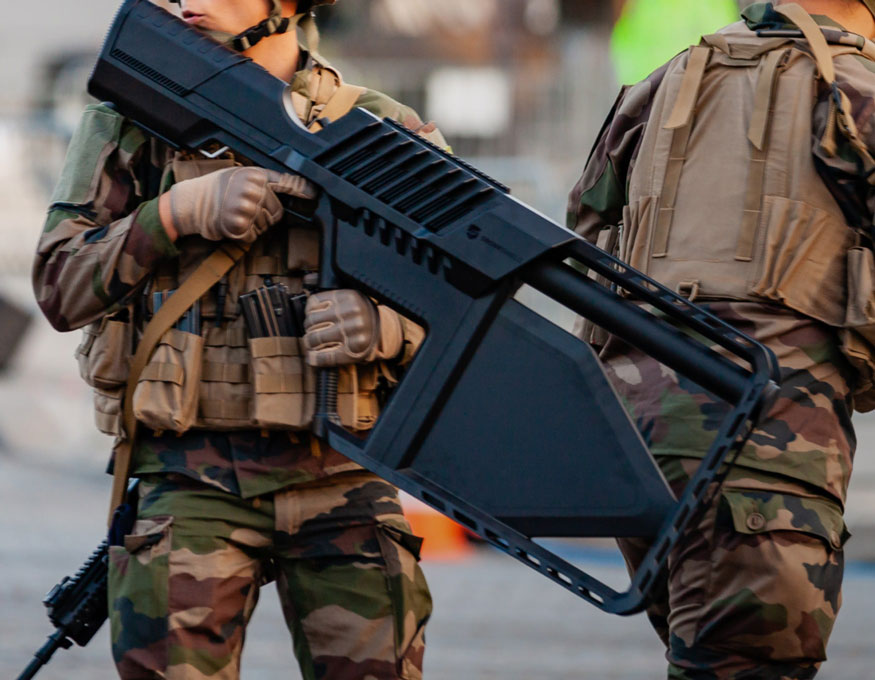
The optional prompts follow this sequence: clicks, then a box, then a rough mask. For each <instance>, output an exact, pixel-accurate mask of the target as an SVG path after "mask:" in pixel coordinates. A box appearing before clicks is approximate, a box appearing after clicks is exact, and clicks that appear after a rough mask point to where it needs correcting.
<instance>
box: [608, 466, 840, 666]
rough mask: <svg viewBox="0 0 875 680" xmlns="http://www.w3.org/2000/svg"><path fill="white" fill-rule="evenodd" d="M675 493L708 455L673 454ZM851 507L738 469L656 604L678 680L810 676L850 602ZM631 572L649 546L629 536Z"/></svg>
mask: <svg viewBox="0 0 875 680" xmlns="http://www.w3.org/2000/svg"><path fill="white" fill-rule="evenodd" d="M661 462H662V463H663V469H664V471H665V472H666V473H667V475H668V476H669V478H670V479H671V485H672V488H673V490H674V491H675V493H680V492H681V491H682V490H683V487H684V486H685V485H686V483H687V482H688V481H689V479H690V477H691V476H692V474H693V472H694V471H695V469H696V468H697V467H698V464H699V461H698V460H696V459H689V458H672V459H663V460H662V461H661ZM847 537H848V534H847V532H846V531H845V529H844V523H843V521H842V517H841V510H840V509H839V507H838V505H837V504H836V503H834V502H833V501H830V500H826V499H824V498H823V497H820V496H818V495H817V494H812V493H811V490H810V488H807V487H804V486H802V485H799V484H793V483H790V482H788V481H787V480H786V479H782V478H780V477H774V476H770V475H767V474H764V473H757V472H753V473H751V472H749V471H743V470H735V471H733V472H732V473H731V474H730V477H729V480H728V481H727V483H726V484H725V485H724V487H723V490H722V491H721V492H720V493H719V494H717V496H716V498H715V500H714V502H713V503H712V504H711V506H710V507H709V508H708V509H707V512H706V513H705V514H703V516H702V517H700V518H699V519H698V521H697V522H695V525H694V527H693V528H692V529H691V530H690V531H688V532H687V534H686V535H685V536H684V538H683V539H682V541H681V543H680V544H679V545H678V546H677V548H676V549H675V551H674V552H673V553H672V555H671V556H670V558H669V569H668V573H667V574H666V575H664V576H663V578H662V580H661V582H660V583H658V584H657V586H656V588H655V593H656V595H655V597H654V601H653V602H652V604H651V605H650V607H649V608H648V610H647V615H648V617H649V618H650V621H651V623H652V624H653V626H654V628H655V629H656V631H657V633H658V634H659V636H660V638H661V639H662V641H663V643H664V644H665V646H666V649H667V653H666V657H667V659H668V661H669V664H670V665H669V672H668V677H669V679H670V680H742V679H750V680H754V679H756V680H779V679H780V680H807V679H809V678H813V677H815V675H816V673H817V671H818V669H819V667H820V664H821V663H822V662H823V661H824V660H825V659H826V645H827V642H828V640H829V636H830V633H831V631H832V627H833V624H834V623H835V618H836V615H837V614H838V610H839V607H840V606H841V584H842V574H843V570H844V553H843V552H842V546H843V544H844V542H845V540H846V539H847ZM619 543H620V548H621V549H622V551H623V554H624V556H625V557H626V561H627V564H628V565H629V568H630V570H631V571H634V569H635V567H636V566H637V565H638V564H640V562H641V560H642V559H643V556H644V554H645V553H646V551H647V549H648V548H649V546H648V544H647V542H646V541H644V540H642V539H626V540H621V541H620V542H619Z"/></svg>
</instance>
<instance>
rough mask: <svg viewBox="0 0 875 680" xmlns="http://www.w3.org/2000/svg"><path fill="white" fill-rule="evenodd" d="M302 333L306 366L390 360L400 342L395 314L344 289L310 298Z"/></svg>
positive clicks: (317, 294) (401, 336) (320, 366)
mask: <svg viewBox="0 0 875 680" xmlns="http://www.w3.org/2000/svg"><path fill="white" fill-rule="evenodd" d="M304 331H305V332H304V338H303V341H304V349H305V350H306V352H307V363H308V364H310V365H311V366H316V367H318V368H332V367H336V366H348V365H350V364H361V363H367V362H369V361H375V360H378V359H393V358H395V357H396V356H397V355H398V354H399V353H400V351H401V347H402V342H403V339H404V338H403V334H402V331H401V322H400V319H399V317H398V314H397V313H396V312H394V311H393V310H391V309H389V308H388V307H383V306H379V307H378V306H377V305H375V304H374V303H373V302H371V300H370V299H369V298H368V297H366V296H365V295H363V294H362V293H360V292H358V291H357V290H346V289H341V290H329V291H324V292H322V293H314V294H313V295H311V296H310V298H309V299H308V300H307V309H306V318H305V319H304Z"/></svg>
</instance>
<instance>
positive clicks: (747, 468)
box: [568, 3, 875, 680]
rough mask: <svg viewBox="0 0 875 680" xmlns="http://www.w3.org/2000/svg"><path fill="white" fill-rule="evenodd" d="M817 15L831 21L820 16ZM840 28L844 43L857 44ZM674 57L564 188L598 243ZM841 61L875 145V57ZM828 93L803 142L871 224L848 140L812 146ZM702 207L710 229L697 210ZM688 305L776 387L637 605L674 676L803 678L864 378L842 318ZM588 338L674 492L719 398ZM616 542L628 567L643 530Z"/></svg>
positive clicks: (621, 103)
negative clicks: (770, 368) (734, 334)
mask: <svg viewBox="0 0 875 680" xmlns="http://www.w3.org/2000/svg"><path fill="white" fill-rule="evenodd" d="M743 18H744V20H745V22H746V26H747V28H749V29H752V30H757V29H761V28H784V29H792V28H795V27H794V26H792V25H789V24H788V23H787V22H786V21H785V20H784V18H783V17H781V16H780V15H778V14H776V13H775V12H774V10H773V7H772V5H771V4H770V3H760V4H755V5H752V6H751V7H748V8H747V9H746V10H745V11H744V13H743ZM815 20H816V21H817V23H818V24H820V25H822V26H830V27H836V28H838V29H840V27H838V26H837V25H836V24H835V23H834V22H832V21H831V20H830V19H828V18H827V17H815ZM742 26H743V25H742V24H736V25H733V27H730V28H733V30H736V31H740V30H741V27H742ZM727 30H729V29H727ZM844 36H845V38H847V40H848V42H849V43H850V42H857V43H858V44H860V45H862V44H863V43H866V41H863V40H862V39H861V38H859V36H853V35H851V34H844ZM866 45H867V47H866V49H869V47H868V46H869V45H871V43H866ZM870 53H871V52H870ZM681 58H686V57H685V55H682V56H681V57H678V58H677V59H681ZM677 59H676V60H675V62H676V61H677ZM675 62H671V63H669V64H666V65H665V66H664V67H662V68H661V69H659V70H658V71H656V72H655V73H653V74H652V75H651V76H650V77H649V78H648V79H646V80H645V81H643V82H642V83H639V84H638V85H635V86H633V87H630V88H624V89H623V91H622V92H621V94H620V97H619V99H618V101H617V103H616V105H615V107H614V109H613V111H612V112H611V115H610V117H609V119H608V121H607V122H606V124H605V127H604V128H603V130H602V132H601V134H600V136H599V139H598V141H597V142H596V145H595V148H594V150H593V152H592V155H591V157H590V159H589V161H588V164H587V166H586V169H585V170H584V173H583V176H582V177H581V179H580V181H579V182H578V183H577V185H576V186H575V188H574V189H573V191H572V193H571V196H570V199H569V211H568V225H569V227H570V228H574V229H575V230H576V231H577V232H578V233H580V234H582V235H583V236H585V237H586V238H588V239H590V240H592V241H594V242H595V241H599V240H600V239H601V242H602V243H605V240H604V237H605V236H607V235H608V234H609V233H610V230H611V229H612V226H611V225H618V224H620V223H621V222H622V220H623V213H624V208H625V209H626V210H628V205H629V202H630V197H629V187H630V176H631V174H632V172H633V169H634V168H635V167H636V166H635V164H636V161H637V160H638V158H639V154H641V153H642V139H643V137H644V134H645V131H646V130H647V129H648V125H652V124H653V122H652V118H651V116H652V114H653V110H654V102H655V101H657V98H658V93H659V92H660V89H661V88H662V87H663V85H664V84H665V83H666V82H667V74H668V73H669V72H670V70H671V66H672V64H673V63H675ZM836 70H837V74H838V81H839V86H840V87H841V89H842V91H844V92H846V93H847V94H848V96H849V98H850V100H851V105H852V115H853V117H854V119H855V120H856V122H857V124H858V127H859V129H860V131H861V134H863V135H864V137H865V141H866V143H867V145H868V146H869V148H875V130H873V128H872V126H871V124H870V118H871V111H872V108H873V106H875V77H872V73H873V72H875V64H873V62H872V61H871V60H870V59H865V58H863V57H857V56H847V57H840V58H837V59H836ZM866 87H868V89H866ZM829 96H830V93H829V90H828V88H826V87H820V88H819V89H818V90H817V93H816V97H815V100H814V101H813V102H812V105H813V110H812V121H813V131H812V134H811V135H810V137H809V136H806V137H805V139H804V143H805V144H806V145H809V146H808V147H807V148H809V149H810V150H811V153H812V154H813V156H814V158H815V161H816V167H817V172H818V173H819V175H820V177H821V178H822V181H823V182H824V184H825V185H826V186H827V187H828V189H829V191H830V192H831V193H832V194H833V196H834V197H835V200H836V202H837V203H838V204H839V206H841V209H842V210H843V211H844V212H845V214H846V216H847V224H849V225H852V226H858V227H862V226H864V225H863V224H861V223H858V222H857V220H856V216H859V215H860V214H862V215H864V216H868V217H866V218H865V219H868V220H869V223H870V224H871V215H872V214H873V212H875V192H873V191H872V190H871V187H870V186H869V185H868V184H867V183H866V181H865V180H864V179H862V178H861V177H860V173H859V172H858V168H857V162H856V156H855V155H854V153H853V151H852V149H850V147H849V145H848V143H847V142H846V140H843V139H838V140H837V142H838V149H837V152H836V153H834V154H830V153H826V152H825V151H824V149H823V147H822V145H821V139H822V137H823V135H824V130H825V128H826V126H827V125H828V124H831V123H828V120H829V117H830V116H829V111H830V105H829ZM725 105H728V106H731V104H730V103H728V102H727V103H726V104H725ZM694 134H695V132H694ZM744 141H746V140H744ZM642 167H648V166H642ZM639 172H640V169H639ZM645 176H646V172H645ZM627 215H628V213H627ZM701 219H702V220H703V221H702V230H703V233H705V234H707V233H708V232H707V216H706V215H704V214H703V215H702V217H701ZM625 226H626V227H627V228H628V225H625ZM848 231H849V232H850V231H851V229H850V228H849V229H848ZM621 238H622V237H621ZM705 247H706V248H707V244H705ZM626 254H627V255H628V254H629V253H628V252H627V253H626ZM633 264H634V263H633ZM699 302H700V303H702V304H703V306H705V307H706V308H707V309H709V310H710V311H711V312H712V313H714V314H716V315H717V316H719V317H720V318H722V319H723V320H725V321H727V322H729V323H731V324H733V325H734V326H736V327H737V328H739V329H740V330H741V331H743V332H745V333H748V334H749V335H751V336H753V337H755V338H757V339H758V340H760V341H761V342H763V343H764V344H765V345H767V346H768V347H769V348H770V349H772V350H773V351H774V353H775V354H776V356H777V358H778V361H779V364H780V368H781V376H782V386H781V392H780V397H779V399H778V401H777V403H776V404H775V406H774V408H773V409H772V411H771V412H770V413H769V414H768V416H767V417H766V419H765V420H764V421H763V422H762V423H761V424H760V425H759V426H758V427H757V428H756V430H755V431H754V433H753V435H752V436H751V438H750V440H749V442H748V443H747V445H746V446H745V447H744V449H743V451H742V452H741V454H740V455H739V458H738V461H737V464H736V466H735V467H734V468H733V470H732V471H731V472H730V475H729V478H728V481H727V483H726V484H725V485H724V487H723V489H722V490H721V492H720V493H719V494H716V496H715V499H714V502H713V503H712V505H711V506H710V507H709V509H708V510H707V512H706V513H705V514H704V515H703V516H702V517H701V518H700V519H699V520H698V522H697V524H696V526H694V527H693V529H692V530H691V531H690V532H689V533H688V534H687V536H686V537H685V538H684V539H683V540H682V542H681V544H680V545H679V546H678V548H677V549H676V551H675V552H674V553H673V554H672V555H671V556H670V560H669V569H668V573H667V574H666V576H665V578H664V580H663V582H662V583H661V584H660V587H659V588H657V595H656V597H655V599H654V602H653V603H652V605H651V606H650V608H649V609H648V615H649V617H650V620H651V622H652V623H653V625H654V627H655V628H656V630H657V632H658V633H659V635H660V637H661V639H662V640H663V642H664V643H665V645H666V648H667V654H666V656H667V659H668V661H669V677H670V678H676V679H678V680H680V679H683V678H696V679H714V680H723V679H736V678H738V679H741V678H758V679H772V678H792V679H802V678H812V677H814V676H815V674H816V673H817V671H818V669H819V667H820V664H821V663H822V661H823V660H825V659H826V653H825V650H826V645H827V641H828V639H829V635H830V632H831V630H832V626H833V623H834V621H835V617H836V615H837V613H838V609H839V606H840V604H841V582H842V574H843V553H842V547H843V545H844V543H845V541H846V540H847V538H848V536H849V534H848V532H847V530H846V528H845V525H844V521H843V519H842V511H843V507H844V502H845V499H846V494H847V488H848V482H849V479H850V474H851V469H852V463H853V454H854V448H855V446H856V439H855V434H854V430H853V427H852V425H851V414H852V412H853V410H854V407H855V405H856V406H857V407H858V408H860V406H861V402H860V401H858V399H862V397H858V396H857V395H858V394H861V385H862V382H863V379H862V377H861V374H860V373H859V372H858V370H857V366H856V365H852V363H851V362H850V361H849V359H848V358H847V357H846V355H845V353H843V351H842V347H843V342H842V336H841V334H842V332H843V331H842V329H841V328H838V327H834V326H831V325H829V324H827V323H824V322H823V321H820V320H816V319H814V318H811V316H808V315H806V314H803V313H800V312H798V311H795V310H794V309H791V308H789V307H787V306H785V305H782V304H780V303H779V302H778V301H770V300H768V299H764V300H755V299H754V300H731V299H726V300H720V299H719V298H712V299H709V298H708V297H705V299H702V300H699ZM586 337H587V338H588V339H592V338H593V336H586ZM598 344H600V345H602V346H603V347H602V357H603V359H604V361H605V363H606V366H607V370H608V373H609V375H610V377H611V379H612V382H613V384H614V386H615V387H616V389H617V391H618V393H619V395H620V397H621V398H622V399H623V401H624V403H625V405H626V406H627V408H628V410H629V412H630V414H631V416H632V418H633V420H634V421H635V422H636V424H637V426H638V428H639V429H640V431H641V432H642V434H643V436H644V438H645V441H646V442H647V444H648V445H649V446H650V448H651V450H652V451H653V453H654V454H655V456H656V459H657V461H658V463H659V465H660V467H661V468H662V470H663V472H664V474H665V475H666V478H667V479H668V481H669V483H670V484H671V485H672V487H673V489H674V490H675V492H676V493H679V492H680V491H681V490H682V489H683V488H684V486H685V484H686V483H687V482H688V481H689V479H690V477H691V475H692V472H693V471H694V470H695V469H696V467H697V465H698V462H699V459H700V458H701V457H702V455H703V454H704V452H705V451H706V450H707V448H708V446H709V444H710V443H711V441H712V439H713V435H714V433H715V432H716V430H717V428H718V426H719V423H720V422H721V420H722V418H723V416H724V415H725V413H726V405H725V404H722V403H721V402H720V401H719V400H717V399H715V398H714V397H713V396H712V395H711V394H709V393H708V392H706V391H704V390H703V389H702V388H700V387H699V386H697V385H696V384H694V383H693V382H691V381H690V380H688V379H686V378H683V377H681V376H678V375H677V374H675V373H674V372H673V371H670V370H669V369H666V368H665V367H664V366H662V365H660V364H659V363H658V362H656V361H655V360H653V359H651V358H650V357H647V356H646V355H644V354H642V353H641V352H639V351H638V350H636V349H634V348H632V347H630V346H628V345H626V344H625V343H623V342H621V341H619V340H618V339H617V338H601V339H600V340H599V341H598ZM863 396H866V395H863ZM863 403H865V402H863ZM620 544H621V548H622V550H623V553H624V555H625V557H626V560H627V563H628V564H629V566H630V569H633V570H634V568H635V567H636V565H637V564H639V563H640V560H641V559H642V557H643V555H644V553H645V552H646V550H647V547H648V543H647V541H645V540H639V539H636V540H621V541H620Z"/></svg>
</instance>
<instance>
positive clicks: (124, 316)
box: [76, 310, 133, 390]
mask: <svg viewBox="0 0 875 680" xmlns="http://www.w3.org/2000/svg"><path fill="white" fill-rule="evenodd" d="M132 355H133V325H132V324H131V321H130V313H129V311H128V310H124V311H123V312H120V313H119V314H117V315H115V316H111V317H104V318H103V319H101V320H100V321H98V322H96V323H93V324H91V325H89V326H87V327H86V328H85V329H84V330H83V335H82V342H81V343H80V344H79V347H78V348H77V349H76V361H77V362H78V364H79V375H81V376H82V379H83V380H84V381H85V382H87V383H88V384H89V385H91V386H92V387H95V388H99V389H102V390H112V389H115V388H118V387H122V386H123V385H124V384H125V382H126V381H127V379H128V371H129V370H130V361H131V356H132Z"/></svg>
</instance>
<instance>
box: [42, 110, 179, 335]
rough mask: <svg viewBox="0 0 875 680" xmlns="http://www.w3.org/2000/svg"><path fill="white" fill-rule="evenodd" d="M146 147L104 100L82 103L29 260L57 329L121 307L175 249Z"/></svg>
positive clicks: (139, 134) (140, 136)
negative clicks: (160, 208) (160, 209)
mask: <svg viewBox="0 0 875 680" xmlns="http://www.w3.org/2000/svg"><path fill="white" fill-rule="evenodd" d="M151 146H152V145H151V144H150V142H149V140H148V138H147V137H146V136H145V135H144V134H143V133H142V132H141V131H140V130H139V129H138V128H136V127H134V126H133V125H132V124H131V123H130V122H128V121H127V120H126V119H125V118H123V117H122V116H121V115H120V114H118V113H117V112H116V111H114V110H112V109H111V108H109V107H108V106H106V105H103V104H99V105H91V106H88V107H87V108H86V109H85V112H84V114H83V116H82V119H81V121H80V123H79V127H78V128H77V130H76V132H75V134H74V135H73V139H72V140H71V142H70V147H69V149H68V151H67V158H66V161H65V163H64V169H63V172H62V174H61V178H60V180H59V182H58V185H57V187H56V189H55V192H54V194H53V195H52V199H51V205H50V207H49V212H48V217H47V218H46V223H45V227H44V229H43V233H42V235H41V236H40V240H39V244H38V246H37V253H36V259H35V261H34V266H33V286H34V292H35V293H36V297H37V300H38V302H39V305H40V307H41V309H42V310H43V313H44V314H45V315H46V317H47V318H48V320H49V322H50V323H51V324H52V325H53V326H54V327H55V328H56V329H58V330H61V331H68V330H71V329H74V328H79V327H81V326H84V325H86V324H88V323H90V322H92V321H94V320H96V319H99V318H100V317H102V316H104V315H106V314H108V313H111V312H113V311H115V310H117V309H119V308H121V307H122V306H124V305H125V304H126V303H127V301H128V300H129V298H130V297H131V295H132V294H133V293H134V292H136V291H137V290H139V288H140V286H141V285H142V284H143V283H144V282H145V281H146V280H147V278H148V276H149V274H150V273H151V272H152V271H153V270H154V268H155V267H156V265H157V264H158V263H159V262H160V261H162V260H163V259H165V258H172V257H175V256H176V255H177V250H176V247H175V246H174V245H173V243H171V241H170V240H169V239H168V237H167V234H166V233H165V231H164V229H163V227H162V226H161V222H160V219H159V217H158V199H157V195H158V190H157V184H158V180H159V179H160V169H159V168H158V167H156V166H155V164H153V163H152V162H151V160H152V159H151V157H150V156H151V154H150V148H151ZM156 175H158V176H156Z"/></svg>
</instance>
